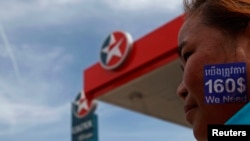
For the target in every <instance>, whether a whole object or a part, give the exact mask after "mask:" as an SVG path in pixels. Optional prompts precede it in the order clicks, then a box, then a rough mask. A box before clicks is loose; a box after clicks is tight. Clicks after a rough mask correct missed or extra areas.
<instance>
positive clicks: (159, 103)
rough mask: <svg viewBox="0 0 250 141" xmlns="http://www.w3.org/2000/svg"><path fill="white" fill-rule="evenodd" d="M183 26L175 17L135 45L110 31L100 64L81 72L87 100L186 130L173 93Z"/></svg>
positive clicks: (179, 75)
mask: <svg viewBox="0 0 250 141" xmlns="http://www.w3.org/2000/svg"><path fill="white" fill-rule="evenodd" d="M182 23H183V16H182V15H180V16H178V17H176V18H175V19H173V20H171V21H170V22H168V23H166V24H164V25H163V26H161V27H159V28H157V29H155V30H153V31H152V32H150V33H149V34H147V35H145V36H143V37H141V38H140V39H138V40H136V41H134V42H133V41H132V39H131V36H130V35H129V34H128V33H126V32H122V31H119V32H113V33H112V34H111V35H110V36H109V37H108V38H107V40H106V41H105V43H104V44H103V48H102V49H101V51H100V60H101V61H100V62H97V63H96V64H94V65H92V66H90V67H89V68H87V69H86V70H84V73H83V80H84V82H83V84H84V86H83V88H84V91H85V94H86V97H87V98H88V99H97V100H100V101H103V102H106V103H109V104H113V105H116V106H119V107H123V108H126V109H129V110H132V111H135V112H139V113H142V114H145V115H148V116H152V117H155V118H159V119H162V120H165V121H168V122H172V123H176V124H179V125H183V126H187V127H190V125H189V124H188V123H187V122H186V120H185V116H184V110H183V102H182V101H181V100H180V99H179V98H178V97H177V95H176V89H177V87H178V85H179V83H180V82H181V79H182V71H181V69H180V65H179V64H180V62H179V60H178V54H177V36H178V31H179V29H180V27H181V25H182ZM123 35H124V36H123ZM103 60H104V61H103ZM115 63H118V64H115ZM112 65H113V66H112ZM105 66H106V67H105ZM111 66H112V67H111Z"/></svg>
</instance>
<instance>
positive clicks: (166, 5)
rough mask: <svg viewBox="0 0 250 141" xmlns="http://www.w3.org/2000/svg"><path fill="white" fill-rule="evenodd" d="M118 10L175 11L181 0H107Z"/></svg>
mask: <svg viewBox="0 0 250 141" xmlns="http://www.w3.org/2000/svg"><path fill="white" fill-rule="evenodd" d="M105 2H107V4H108V5H109V6H111V7H112V8H114V9H116V10H128V11H135V12H136V11H141V10H146V11H150V10H152V11H174V10H179V9H180V7H179V6H180V4H181V1H180V0H167V1H166V0H118V1H114V0H106V1H105Z"/></svg>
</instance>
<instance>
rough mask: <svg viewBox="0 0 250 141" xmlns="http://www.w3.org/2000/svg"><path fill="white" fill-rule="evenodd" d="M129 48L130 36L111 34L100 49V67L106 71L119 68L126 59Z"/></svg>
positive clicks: (122, 33)
mask: <svg viewBox="0 0 250 141" xmlns="http://www.w3.org/2000/svg"><path fill="white" fill-rule="evenodd" d="M131 47H132V38H131V36H130V34H128V33H126V32H121V31H116V32H113V33H111V34H110V35H109V36H108V38H107V39H106V40H105V42H104V44H103V46H102V48H101V55H100V63H101V66H102V67H103V68H105V69H108V70H111V69H115V68H117V67H119V66H120V65H121V64H122V63H123V62H124V60H125V59H126V58H127V56H128V54H129V52H130V49H131Z"/></svg>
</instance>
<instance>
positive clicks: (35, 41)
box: [0, 0, 194, 141]
mask: <svg viewBox="0 0 250 141" xmlns="http://www.w3.org/2000/svg"><path fill="white" fill-rule="evenodd" d="M0 3H1V4H0V68H1V69H0V140H1V141H16V140H21V141H34V140H35V141H70V140H71V137H70V136H71V117H70V116H71V109H70V108H71V107H70V106H71V105H70V104H71V102H72V101H74V100H75V98H76V96H77V94H78V92H80V90H81V89H82V85H83V82H82V72H83V70H84V69H86V68H88V67H89V66H91V65H93V64H95V63H97V62H98V61H99V49H100V47H101V44H102V42H103V41H104V39H105V38H106V37H107V35H108V34H109V33H111V32H112V31H115V30H118V29H119V30H125V31H128V32H129V33H130V34H131V35H132V37H133V39H134V40H136V39H138V38H140V37H142V36H144V35H145V34H147V33H149V32H151V31H152V30H154V29H156V28H157V27H159V26H161V25H163V24H165V23H166V22H168V21H169V20H171V19H173V18H175V17H176V16H178V15H179V14H181V13H182V2H181V0H154V1H152V0H103V1H101V0H0ZM96 113H97V114H98V118H99V119H98V120H99V140H100V141H113V140H119V141H128V140H130V141H152V140H157V141H169V140H171V141H183V140H185V141H193V140H194V138H193V135H192V131H191V129H189V128H186V127H182V126H179V125H176V124H173V123H169V122H166V121H162V120H159V119H155V118H152V117H149V116H145V115H142V114H139V113H135V112H133V111H129V110H126V109H123V108H119V107H115V106H112V105H109V104H105V103H102V102H98V108H97V111H96Z"/></svg>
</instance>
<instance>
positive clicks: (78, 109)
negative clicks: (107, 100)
mask: <svg viewBox="0 0 250 141" xmlns="http://www.w3.org/2000/svg"><path fill="white" fill-rule="evenodd" d="M91 106H92V101H91V100H88V99H87V98H86V96H85V93H84V92H83V91H81V93H80V94H79V95H78V96H77V98H76V101H75V102H74V104H73V110H74V113H75V115H76V116H77V117H84V116H85V115H87V114H88V112H89V111H90V109H91Z"/></svg>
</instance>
